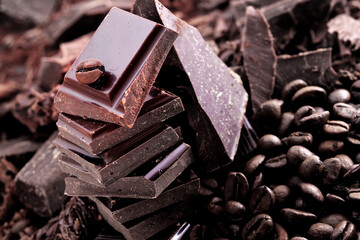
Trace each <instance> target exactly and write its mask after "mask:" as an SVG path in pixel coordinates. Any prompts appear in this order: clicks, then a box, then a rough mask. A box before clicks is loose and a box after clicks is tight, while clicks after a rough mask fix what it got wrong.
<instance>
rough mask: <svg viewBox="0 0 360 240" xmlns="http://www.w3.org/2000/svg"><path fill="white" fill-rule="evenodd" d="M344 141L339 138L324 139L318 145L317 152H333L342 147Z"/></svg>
mask: <svg viewBox="0 0 360 240" xmlns="http://www.w3.org/2000/svg"><path fill="white" fill-rule="evenodd" d="M344 145H345V143H344V142H343V141H339V140H325V141H323V142H321V143H320V144H319V146H318V152H319V153H321V154H335V153H337V152H339V151H341V150H342V149H343V148H344Z"/></svg>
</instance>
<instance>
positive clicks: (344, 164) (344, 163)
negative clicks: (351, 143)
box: [335, 154, 354, 174]
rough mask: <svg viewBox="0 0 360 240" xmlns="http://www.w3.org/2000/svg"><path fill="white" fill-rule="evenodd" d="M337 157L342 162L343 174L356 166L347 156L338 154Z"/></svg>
mask: <svg viewBox="0 0 360 240" xmlns="http://www.w3.org/2000/svg"><path fill="white" fill-rule="evenodd" d="M335 157H336V158H337V159H339V160H340V163H341V173H342V174H345V173H346V172H347V171H349V170H350V168H351V167H352V166H353V165H354V162H353V161H352V160H351V158H350V157H349V156H348V155H346V154H338V155H336V156H335Z"/></svg>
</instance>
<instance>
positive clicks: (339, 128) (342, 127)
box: [323, 120, 350, 136]
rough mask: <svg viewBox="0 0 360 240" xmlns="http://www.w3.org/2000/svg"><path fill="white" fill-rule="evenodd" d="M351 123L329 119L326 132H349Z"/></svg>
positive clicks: (336, 133) (325, 126) (332, 133)
mask: <svg viewBox="0 0 360 240" xmlns="http://www.w3.org/2000/svg"><path fill="white" fill-rule="evenodd" d="M349 129H350V127H349V125H348V124H347V123H346V122H344V121H339V120H329V121H327V122H326V123H325V124H324V126H323V130H324V133H325V134H327V135H330V136H338V135H344V134H346V133H348V132H349Z"/></svg>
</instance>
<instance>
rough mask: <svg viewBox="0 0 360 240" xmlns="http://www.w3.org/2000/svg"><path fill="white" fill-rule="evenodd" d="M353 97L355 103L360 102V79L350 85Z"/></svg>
mask: <svg viewBox="0 0 360 240" xmlns="http://www.w3.org/2000/svg"><path fill="white" fill-rule="evenodd" d="M350 92H351V97H352V100H353V101H354V102H355V103H360V80H357V81H355V82H354V83H353V84H352V85H351V87H350Z"/></svg>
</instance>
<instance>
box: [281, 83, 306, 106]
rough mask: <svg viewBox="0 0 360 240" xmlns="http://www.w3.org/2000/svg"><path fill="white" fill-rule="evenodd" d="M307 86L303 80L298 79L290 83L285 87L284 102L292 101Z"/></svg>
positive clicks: (282, 95)
mask: <svg viewBox="0 0 360 240" xmlns="http://www.w3.org/2000/svg"><path fill="white" fill-rule="evenodd" d="M306 86H307V83H306V82H305V81H304V80H302V79H296V80H293V81H291V82H289V83H288V84H286V85H285V87H284V89H283V91H282V93H281V99H282V100H284V102H289V100H291V99H292V97H293V96H294V94H295V93H296V92H297V91H298V90H300V89H301V88H303V87H306Z"/></svg>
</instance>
